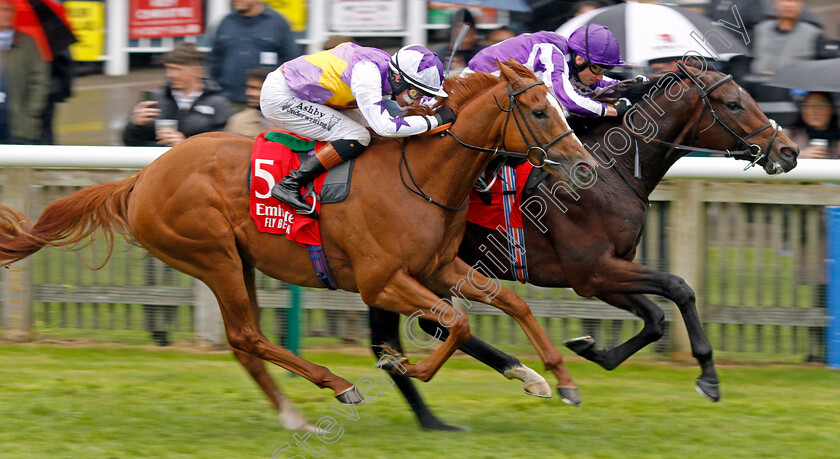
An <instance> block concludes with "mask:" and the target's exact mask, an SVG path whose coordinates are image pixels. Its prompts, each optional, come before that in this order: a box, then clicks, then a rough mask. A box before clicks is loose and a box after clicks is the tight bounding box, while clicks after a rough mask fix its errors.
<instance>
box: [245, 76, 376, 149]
mask: <svg viewBox="0 0 840 459" xmlns="http://www.w3.org/2000/svg"><path fill="white" fill-rule="evenodd" d="M260 109H261V110H262V114H263V116H265V117H266V119H268V120H269V121H271V122H272V123H274V124H276V125H277V126H278V127H279V128H280V129H285V130H287V131H290V132H294V133H295V134H299V135H302V136H306V137H309V138H310V139H312V140H323V141H326V142H332V141H333V140H340V139H347V140H357V141H359V143H361V144H362V145H365V146H367V145H368V144H369V143H370V132H369V131H368V130H367V128H366V127H365V126H366V124H367V123H366V121H365V119H364V116H362V113H361V112H360V111H359V110H356V109H347V110H336V109H334V108H332V107H328V106H326V105H323V104H319V103H315V102H310V101H308V100H304V99H301V98H300V97H298V96H296V95H295V93H294V92H292V90H291V89H289V85H288V84H286V77H284V76H283V72H281V71H280V70H279V69H278V70H275V71H273V72H271V73H270V74H269V75H268V78H266V79H265V83H263V87H262V91H261V92H260Z"/></svg>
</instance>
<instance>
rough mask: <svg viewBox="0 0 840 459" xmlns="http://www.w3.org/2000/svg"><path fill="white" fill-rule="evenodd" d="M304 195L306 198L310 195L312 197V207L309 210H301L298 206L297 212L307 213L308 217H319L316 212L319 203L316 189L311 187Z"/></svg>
mask: <svg viewBox="0 0 840 459" xmlns="http://www.w3.org/2000/svg"><path fill="white" fill-rule="evenodd" d="M303 197H304V199H305V198H309V197H311V198H312V208H311V209H309V210H300V209H297V208H296V209H295V213H297V214H300V215H306V216H307V217H312V218H318V213H317V212H315V207H316V206H317V205H318V194H316V193H315V190H313V189H310V190H309V192H308V193H306V194H305V195H303Z"/></svg>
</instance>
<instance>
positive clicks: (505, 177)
mask: <svg viewBox="0 0 840 459" xmlns="http://www.w3.org/2000/svg"><path fill="white" fill-rule="evenodd" d="M515 199H516V168H515V167H513V166H510V165H507V164H505V165H504V166H502V203H503V204H504V209H505V231H506V233H507V237H506V239H507V243H508V257H509V260H510V267H511V269H513V277H514V279H516V280H518V281H519V282H521V283H523V284H527V283H528V262H527V260H526V258H525V230H524V229H523V228H512V227H511V226H510V213H511V212H512V211H513V209H514V205H515Z"/></svg>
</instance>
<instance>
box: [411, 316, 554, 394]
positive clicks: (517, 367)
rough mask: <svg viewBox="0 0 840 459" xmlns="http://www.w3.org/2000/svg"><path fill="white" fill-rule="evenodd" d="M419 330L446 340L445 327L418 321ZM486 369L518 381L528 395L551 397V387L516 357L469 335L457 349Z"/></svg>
mask: <svg viewBox="0 0 840 459" xmlns="http://www.w3.org/2000/svg"><path fill="white" fill-rule="evenodd" d="M418 322H419V324H420V328H422V329H423V331H424V332H426V333H428V334H429V335H431V336H441V337H442V338H444V339H446V337H447V336H449V332H448V331H447V330H446V328H445V327H443V326H441V325H440V324H438V323H436V322H433V321H431V320H426V319H420V320H419V321H418ZM458 350H460V351H461V352H463V353H465V354H467V355H469V356H470V357H472V358H474V359H476V360H478V361H479V362H481V363H483V364H485V365H487V366H488V367H490V368H492V369H494V370H496V371H498V372H499V373H501V374H502V375H503V376H504V377H505V378H507V379H518V380H520V381H522V383H523V387H522V388H523V390H524V391H525V393H526V394H528V395H534V396H537V397H545V398H549V397H551V386H549V385H548V383H547V382H545V378H543V377H542V376H541V375H540V374H539V373H537V372H536V371H534V370H532V369H531V368H529V367H527V366H525V365H523V364H522V362H520V361H519V359H517V358H516V357H514V356H512V355H510V354H506V353H504V352H502V351H500V350H499V349H496V348H495V347H493V346H492V345H490V344H488V343H486V342H485V341H483V340H482V339H481V338H479V337H477V336H475V335H472V334H471V335H470V339H468V340H467V341H466V342H465V343H464V344H462V345H461V347H460V348H459V349H458Z"/></svg>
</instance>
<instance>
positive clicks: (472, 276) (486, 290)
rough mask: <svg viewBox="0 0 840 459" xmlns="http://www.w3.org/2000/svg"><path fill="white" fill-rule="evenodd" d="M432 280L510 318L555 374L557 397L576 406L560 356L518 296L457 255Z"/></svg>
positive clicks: (574, 391) (441, 289) (577, 397)
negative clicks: (492, 307)
mask: <svg viewBox="0 0 840 459" xmlns="http://www.w3.org/2000/svg"><path fill="white" fill-rule="evenodd" d="M433 282H437V283H436V285H435V287H436V289H437V290H438V293H440V294H444V295H445V294H456V295H458V296H461V297H463V298H466V299H468V300H475V301H480V302H482V303H487V304H490V305H492V306H495V307H497V308H499V309H501V310H502V311H503V312H504V313H505V314H507V315H509V316H511V317H513V318H514V320H516V322H517V323H518V324H519V326H520V327H522V330H523V331H525V334H526V335H527V336H528V339H529V340H530V341H531V344H533V345H534V348H535V349H536V350H537V354H539V356H540V359H541V360H542V362H543V363H544V364H545V368H546V369H547V370H549V371H551V372H552V373H554V375H555V376H556V377H557V381H558V383H557V390H558V393H559V394H560V398H561V399H562V400H563V401H564V402H565V403H568V404H570V405H580V403H581V401H580V395H579V394H578V390H577V386H576V385H575V382H574V380H572V376H571V375H570V374H569V371H568V370H567V369H566V366H565V364H564V363H563V355H562V354H560V351H558V350H557V348H556V347H555V346H554V344H553V343H552V342H551V340H550V339H549V338H548V335H546V333H545V331H543V329H542V327H540V325H539V323H538V322H537V319H536V318H535V317H534V315H533V314H532V313H531V308H529V307H528V305H527V304H526V303H525V302H524V301H523V300H522V299H521V298H519V297H518V296H517V295H516V294H515V293H513V292H512V291H511V290H509V289H507V288H505V287H502V286H501V285H500V284H499V283H498V282H495V281H493V280H491V279H488V278H487V277H486V276H484V275H483V274H481V273H480V272H478V271H477V270H475V269H473V268H471V267H470V266H469V265H467V264H466V263H465V262H464V261H463V260H461V259H460V258H456V259H455V260H454V261H453V262H452V263H450V264H449V265H447V266H446V267H445V268H444V269H441V270H440V271H438V273H437V274H436V276H435V278H434V279H433ZM449 289H453V290H452V291H450V290H449ZM450 332H451V330H450Z"/></svg>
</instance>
